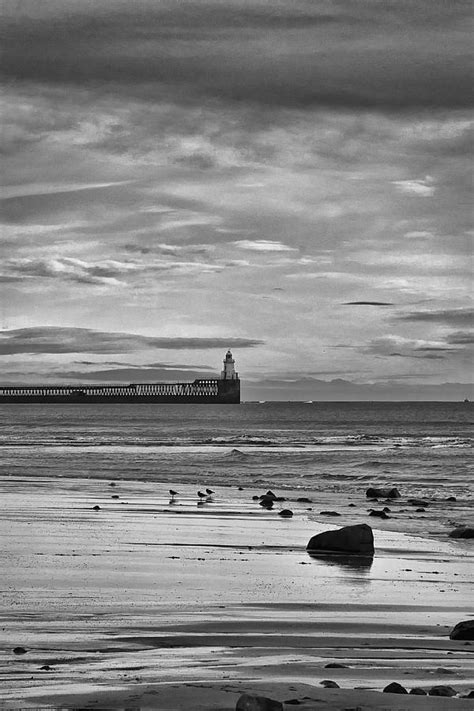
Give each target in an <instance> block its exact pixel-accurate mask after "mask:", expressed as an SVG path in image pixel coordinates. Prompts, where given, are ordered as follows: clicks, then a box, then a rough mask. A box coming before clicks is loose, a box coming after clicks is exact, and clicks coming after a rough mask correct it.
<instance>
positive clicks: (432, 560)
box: [0, 475, 474, 711]
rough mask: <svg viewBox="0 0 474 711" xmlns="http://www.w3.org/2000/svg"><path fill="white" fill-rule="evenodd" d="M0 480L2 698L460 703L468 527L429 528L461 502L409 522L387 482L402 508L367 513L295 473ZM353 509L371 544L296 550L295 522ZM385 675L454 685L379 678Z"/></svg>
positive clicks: (361, 504)
mask: <svg viewBox="0 0 474 711" xmlns="http://www.w3.org/2000/svg"><path fill="white" fill-rule="evenodd" d="M0 486H1V495H2V501H3V504H2V513H1V529H0V531H1V534H2V544H3V545H2V550H3V551H4V552H5V551H6V554H4V560H3V570H4V576H3V582H2V588H3V594H2V630H3V632H2V638H3V642H2V651H1V672H0V674H1V678H0V681H2V682H3V683H2V684H1V688H2V691H0V703H1V707H2V708H5V709H8V708H12V709H13V708H78V707H79V708H96V709H97V708H124V709H125V708H128V709H130V708H133V709H148V708H150V709H152V708H154V709H162V710H163V711H165V710H166V711H167V710H168V709H169V710H171V709H176V710H178V709H196V711H197V710H201V709H202V710H203V711H204V709H208V710H211V709H229V710H230V709H234V708H235V704H236V701H237V699H238V698H239V696H240V694H241V693H244V692H247V693H259V694H263V695H266V696H269V697H271V698H274V699H277V700H280V701H282V702H283V701H299V702H300V704H299V705H300V706H301V707H302V708H307V709H320V708H321V709H322V708H325V709H342V708H356V707H357V706H359V707H360V708H363V709H372V708H373V709H382V708H387V709H402V708H403V709H411V708H414V709H415V708H416V709H444V708H446V709H451V708H453V709H464V708H466V709H467V708H472V699H462V698H459V696H462V695H464V694H467V693H468V692H469V691H470V690H471V689H472V688H474V655H473V650H474V646H471V644H469V643H466V642H462V641H454V640H450V639H449V632H450V630H451V629H452V627H453V626H454V625H455V624H456V623H457V622H459V621H460V620H463V619H469V618H470V616H472V598H470V592H472V587H471V585H472V557H473V553H472V542H471V541H469V540H456V539H450V538H449V537H448V535H447V533H448V531H449V521H448V519H458V520H461V519H462V520H463V521H464V520H465V518H466V515H467V513H466V512H467V511H468V508H467V507H466V504H468V503H469V502H461V501H460V502H451V503H450V504H449V506H450V507H451V508H450V509H449V514H447V513H446V508H447V506H448V504H446V503H445V502H440V503H439V505H438V508H439V510H440V512H443V515H441V514H440V515H439V516H438V517H437V516H436V515H435V514H434V513H433V509H432V512H431V513H430V519H429V523H428V524H426V521H425V531H426V532H425V535H424V536H421V535H420V533H419V530H420V519H419V518H417V517H420V516H422V514H421V513H418V514H416V515H414V514H413V510H414V509H413V507H412V506H410V505H408V504H407V503H406V501H405V498H404V497H401V499H398V500H396V502H394V503H393V504H392V508H394V509H397V510H398V511H403V510H404V511H407V513H405V514H403V513H398V515H397V517H394V518H393V519H389V520H387V521H385V520H379V519H371V518H368V508H370V504H369V503H368V502H367V500H366V499H365V492H364V491H360V492H359V493H358V494H356V492H355V491H353V492H352V494H351V495H348V496H347V497H345V498H344V499H341V496H340V494H337V493H334V492H329V493H326V494H325V495H324V496H323V495H322V493H321V492H319V493H318V492H311V491H307V492H306V494H305V497H304V498H310V499H311V503H309V502H298V501H297V500H296V499H297V498H302V497H301V491H300V490H293V491H292V490H291V489H285V491H284V498H285V499H286V500H285V501H284V502H283V501H282V502H277V503H276V504H275V506H274V508H273V509H272V510H264V509H263V508H262V507H261V506H259V505H258V502H257V501H255V500H253V499H252V497H253V496H257V495H259V494H261V493H265V492H264V491H261V489H260V488H258V487H245V488H243V489H242V490H239V489H238V487H237V486H236V485H233V486H227V487H222V486H219V487H216V489H215V491H214V493H213V494H212V496H211V497H208V498H207V499H205V500H204V502H203V503H198V497H197V496H196V488H195V487H194V486H192V485H190V484H184V485H182V486H181V487H180V494H179V495H178V496H176V497H175V498H174V499H171V500H170V496H169V493H168V488H169V485H168V484H167V483H159V482H144V481H134V480H127V479H120V480H106V479H94V478H87V479H79V478H68V477H64V478H61V479H58V478H51V477H41V476H36V477H35V478H34V479H33V480H32V479H31V478H20V477H16V476H14V475H10V476H3V477H2V479H1V482H0ZM275 493H276V494H277V495H278V494H281V492H280V491H276V492H275ZM350 503H351V504H355V505H353V506H349V504H350ZM95 506H99V507H100V508H99V509H98V510H94V507H95ZM283 508H289V509H291V510H292V511H293V512H294V516H293V517H292V518H290V519H285V518H282V517H280V516H279V515H278V511H280V510H281V509H283ZM310 509H311V510H310ZM326 509H327V510H329V509H332V510H337V511H338V512H339V513H340V514H341V515H340V516H338V517H329V516H325V515H321V514H320V511H323V510H326ZM404 516H405V518H404ZM443 516H444V518H443ZM310 517H311V518H310ZM374 521H375V523H374ZM395 521H396V524H395ZM404 521H405V522H404ZM361 522H364V523H370V524H371V525H372V526H373V529H374V538H375V556H374V559H373V561H372V562H370V560H369V561H367V560H364V559H362V560H360V559H358V558H352V559H351V558H350V557H349V558H347V557H339V558H329V559H328V558H324V557H322V558H315V557H311V556H309V555H308V553H307V552H306V544H307V542H308V540H309V538H310V537H311V536H312V535H314V534H316V533H319V532H321V531H324V530H329V529H334V528H338V527H340V526H343V525H350V524H353V523H361ZM421 523H423V519H421ZM400 528H405V532H400V530H398V529H400ZM18 647H22V648H23V649H24V650H26V651H25V653H24V654H14V653H13V649H15V648H18ZM330 663H339V664H342V665H344V666H343V667H340V668H326V665H327V664H330ZM323 681H334V682H336V683H337V684H338V685H339V687H341V688H340V689H338V688H324V687H323V686H322V685H321V682H323ZM392 681H397V682H399V683H400V684H402V685H403V686H405V687H406V688H407V689H411V688H413V687H422V688H424V689H426V690H428V689H430V688H431V687H433V686H435V685H449V686H451V687H453V688H454V689H455V691H456V693H457V695H458V697H457V698H436V697H426V696H425V697H421V696H420V697H416V696H405V695H397V694H380V691H381V690H382V689H383V688H384V687H385V686H386V685H387V684H389V683H390V682H392ZM286 707H287V706H286V705H285V708H286ZM291 707H292V705H288V708H291Z"/></svg>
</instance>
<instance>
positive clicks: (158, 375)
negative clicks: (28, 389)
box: [55, 366, 218, 383]
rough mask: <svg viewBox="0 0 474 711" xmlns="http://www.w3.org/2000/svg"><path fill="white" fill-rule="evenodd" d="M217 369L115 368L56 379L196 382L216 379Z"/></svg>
mask: <svg viewBox="0 0 474 711" xmlns="http://www.w3.org/2000/svg"><path fill="white" fill-rule="evenodd" d="M216 377H218V373H217V368H216V370H214V371H213V370H212V369H211V368H209V369H207V370H205V371H203V370H202V369H201V368H199V366H198V368H197V369H195V370H193V369H192V367H189V368H187V367H186V368H178V367H176V368H172V367H166V368H139V367H137V368H113V369H104V370H93V371H88V372H83V371H75V370H71V371H61V370H58V371H57V372H56V373H55V379H56V380H57V381H58V382H59V381H62V382H64V381H65V380H80V381H81V382H83V383H88V382H93V381H94V382H100V383H154V382H160V381H170V382H171V381H172V382H174V381H180V380H196V379H197V378H216Z"/></svg>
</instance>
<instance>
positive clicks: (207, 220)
mask: <svg viewBox="0 0 474 711" xmlns="http://www.w3.org/2000/svg"><path fill="white" fill-rule="evenodd" d="M3 6H4V15H5V16H4V18H3V20H2V25H3V28H4V30H3V31H4V39H3V42H2V44H3V49H4V57H3V61H2V71H3V80H4V89H3V108H4V111H3V131H2V136H1V140H2V144H3V145H2V154H3V155H2V165H3V170H2V177H3V180H4V182H5V183H6V184H5V187H4V190H3V199H2V230H1V235H0V244H1V253H2V261H1V268H0V285H1V289H2V298H1V303H2V307H1V309H2V310H1V328H2V333H1V334H0V358H1V360H0V363H1V367H2V381H3V382H5V383H6V382H40V381H41V382H43V381H44V382H52V381H56V382H58V381H71V380H75V381H77V380H78V379H80V380H81V381H82V382H92V381H100V380H106V381H111V380H114V381H121V380H125V381H126V380H128V381H129V380H130V379H133V380H135V381H137V380H138V378H141V379H142V380H161V379H171V380H180V379H184V380H189V379H192V378H194V377H198V376H202V375H203V374H206V375H207V374H208V373H214V372H217V371H218V370H220V364H221V360H222V357H223V355H224V353H225V350H226V349H227V347H229V346H230V347H232V348H233V351H234V355H235V357H236V359H237V365H238V369H239V371H240V373H241V376H242V378H243V379H245V384H246V385H245V387H246V390H245V391H244V392H245V394H246V395H247V397H248V398H252V395H253V394H257V397H262V394H264V395H265V399H271V398H272V397H278V398H282V397H283V398H285V399H286V395H287V396H288V398H289V399H291V398H292V397H303V398H304V397H305V394H306V391H307V392H308V393H309V394H311V392H313V391H312V387H313V385H314V384H317V383H318V382H319V381H326V382H327V383H330V382H331V381H334V388H339V387H340V381H341V379H342V380H346V381H350V382H351V383H354V384H355V385H357V386H362V385H363V384H369V385H370V384H372V386H376V387H377V388H381V389H382V390H383V388H384V387H385V388H388V389H391V390H390V392H395V391H396V389H397V388H399V389H400V392H402V391H403V392H411V393H421V392H422V391H423V388H426V387H428V386H430V387H431V388H432V387H433V386H434V385H437V384H441V383H445V382H451V383H453V382H458V383H467V382H469V381H470V380H472V350H471V351H470V350H469V349H470V347H471V348H472V340H473V339H472V285H471V274H472V271H471V270H472V262H470V260H471V257H472V246H471V239H472V212H471V197H472V187H471V177H472V155H470V152H471V150H472V145H473V143H472V103H473V102H472V100H473V94H472V86H473V78H472V66H473V64H472V58H471V56H470V53H471V39H472V37H471V34H470V32H469V29H468V27H469V23H470V20H471V19H472V6H471V3H470V2H468V1H467V0H466V1H464V0H451V1H450V2H446V0H383V1H381V0H357V1H355V0H318V2H315V1H314V0H133V2H132V0H74V1H73V0H41V1H40V2H39V1H38V0H4V3H3ZM470 354H471V355H470ZM327 387H328V388H329V390H328V393H329V395H328V396H329V397H330V396H331V392H332V391H331V387H333V386H331V385H328V386H327ZM334 392H335V390H334ZM359 392H362V390H359ZM367 392H368V390H367Z"/></svg>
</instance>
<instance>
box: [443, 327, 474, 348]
mask: <svg viewBox="0 0 474 711" xmlns="http://www.w3.org/2000/svg"><path fill="white" fill-rule="evenodd" d="M446 343H450V344H452V345H453V346H467V345H471V344H473V343H474V332H472V331H471V332H469V331H455V332H454V333H450V334H449V336H448V337H447V338H446Z"/></svg>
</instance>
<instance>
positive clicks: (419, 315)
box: [396, 308, 474, 326]
mask: <svg viewBox="0 0 474 711" xmlns="http://www.w3.org/2000/svg"><path fill="white" fill-rule="evenodd" d="M396 319H397V321H413V322H419V323H439V324H448V325H451V326H470V325H472V324H473V321H474V309H470V308H464V309H440V310H438V311H412V312H411V313H408V314H402V315H400V316H397V317H396Z"/></svg>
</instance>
